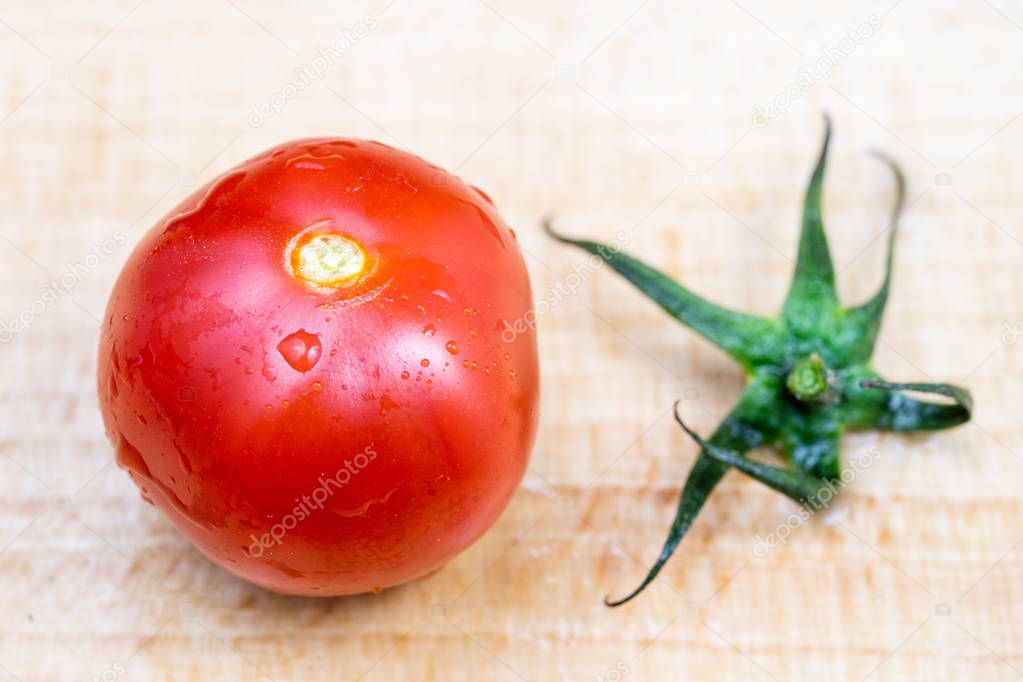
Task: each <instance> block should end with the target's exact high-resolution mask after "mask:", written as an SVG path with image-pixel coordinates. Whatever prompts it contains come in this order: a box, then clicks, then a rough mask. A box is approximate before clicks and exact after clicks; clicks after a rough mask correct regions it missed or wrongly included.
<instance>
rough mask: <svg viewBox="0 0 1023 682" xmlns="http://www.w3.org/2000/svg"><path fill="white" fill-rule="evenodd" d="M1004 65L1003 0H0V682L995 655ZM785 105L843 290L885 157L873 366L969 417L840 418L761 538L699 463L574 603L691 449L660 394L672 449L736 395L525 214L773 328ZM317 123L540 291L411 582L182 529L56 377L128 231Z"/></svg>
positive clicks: (88, 383)
mask: <svg viewBox="0 0 1023 682" xmlns="http://www.w3.org/2000/svg"><path fill="white" fill-rule="evenodd" d="M850 31H852V34H851V35H853V36H855V38H853V37H850ZM329 48H332V49H333V50H334V51H333V52H332V51H331V49H329ZM1021 60H1023V4H1021V3H1019V2H1015V1H1014V0H991V1H990V2H985V1H981V0H976V1H974V0H962V1H959V2H952V1H927V2H925V1H924V0H884V1H883V2H847V3H831V2H826V3H805V2H797V1H796V0H784V1H781V2H767V1H766V0H740V1H739V2H724V1H722V2H696V1H692V0H682V1H678V2H675V1H668V0H649V1H647V2H640V1H638V0H636V1H632V2H609V1H606V0H605V1H600V2H593V1H591V2H583V1H582V0H569V1H567V2H560V3H558V2H540V1H538V0H515V1H512V0H453V1H448V2H441V1H439V0H428V1H424V0H394V1H393V2H388V0H371V1H362V0H353V1H351V2H343V3H327V2H312V1H308V2H294V3H276V2H269V1H268V0H233V1H232V0H207V1H206V2H201V3H200V2H195V1H188V2H169V1H167V0H141V1H139V0H97V1H95V2H80V1H75V2H60V3H58V2H46V1H44V2H33V3H23V2H13V1H11V0H3V1H2V2H0V76H2V80H0V158H2V160H3V162H2V164H0V207H2V214H0V253H2V258H3V260H2V263H3V267H2V268H0V321H2V322H3V324H4V326H3V327H2V329H0V341H2V342H3V343H2V344H0V376H2V377H3V378H2V382H0V420H2V421H0V423H2V432H0V678H2V677H3V676H4V675H6V676H7V677H9V678H10V679H12V680H24V681H26V682H27V681H28V680H71V679H83V680H96V679H101V680H122V679H123V680H243V679H267V678H268V679H272V680H278V681H283V680H320V679H323V680H358V679H363V680H403V679H407V680H474V681H475V680H509V681H512V682H514V681H515V680H518V679H528V680H568V679H572V680H609V681H614V680H637V681H638V680H665V679H687V680H690V679H700V680H703V679H707V680H711V679H722V680H733V679H734V680H761V679H764V680H771V679H773V680H809V679H821V678H826V679H838V680H862V679H867V678H869V679H872V680H921V679H928V680H930V679H948V680H964V679H977V680H1009V679H1016V678H1019V677H1020V676H1021V674H1023V642H1021V641H1020V634H1019V633H1020V632H1021V630H1023V580H1021V572H1023V548H1021V547H1020V543H1021V542H1023V515H1021V512H1023V500H1021V497H1020V492H1019V491H1020V489H1021V487H1023V462H1021V459H1023V428H1021V423H1020V419H1019V410H1020V407H1019V404H1020V401H1019V398H1020V385H1021V381H1023V353H1021V352H1020V348H1019V346H1020V345H1023V344H1019V343H1016V342H1017V340H1018V339H1020V338H1021V337H1023V277H1021V276H1020V267H1021V265H1023V245H1021V239H1023V226H1021V223H1023V193H1021V192H1020V190H1019V186H1020V178H1021V177H1023V154H1020V150H1023V121H1021V120H1020V117H1021V113H1023V88H1021V80H1020V71H1019V65H1020V63H1021ZM296 82H297V83H298V85H296ZM289 84H290V85H289ZM822 110H826V111H828V112H830V113H831V115H832V116H833V118H834V121H835V128H836V137H835V148H834V154H833V157H832V162H831V166H830V170H829V174H828V177H827V183H826V193H825V211H826V224H827V226H828V230H829V236H830V239H831V242H832V245H833V249H834V253H835V259H836V263H837V267H838V269H839V270H840V272H841V274H840V282H839V283H840V287H841V289H842V293H843V295H844V297H845V299H846V300H848V301H852V300H856V299H860V298H862V297H864V296H866V295H867V294H868V293H869V292H871V291H872V290H873V288H874V287H875V286H876V285H877V284H878V282H879V279H880V276H881V259H882V245H883V241H884V239H883V238H882V237H883V235H884V230H885V226H886V216H887V212H888V210H889V208H888V206H889V204H890V202H891V201H892V195H893V187H892V182H891V179H890V177H888V175H887V174H886V171H885V169H884V167H883V166H882V165H881V164H880V163H879V162H878V161H877V160H876V159H873V158H871V157H870V156H869V155H868V154H867V153H866V152H867V151H869V150H870V149H881V150H885V151H886V152H887V153H889V154H891V155H892V156H894V157H895V158H897V159H898V160H899V161H900V163H902V164H903V166H904V167H905V169H906V173H907V177H908V180H909V197H910V205H909V208H908V210H907V212H906V214H905V216H904V219H903V232H902V233H901V235H900V243H899V250H898V253H897V259H896V260H897V264H896V275H895V277H896V279H895V288H894V292H893V299H892V301H891V304H890V307H889V313H888V316H887V318H886V321H885V326H884V328H883V330H882V339H883V341H882V343H881V344H880V349H879V352H878V356H877V365H878V367H879V369H880V370H882V372H883V373H884V374H886V375H887V376H889V377H892V378H893V379H903V380H949V381H956V382H962V383H965V384H966V385H968V386H969V387H970V388H971V389H972V390H973V392H974V394H975V397H976V401H977V412H976V418H975V420H974V422H973V423H971V424H970V425H968V426H965V427H962V428H958V429H956V430H954V431H950V432H946V433H938V434H930V435H923V436H915V437H906V436H892V435H891V434H884V433H872V432H865V433H858V434H852V435H850V436H848V437H847V438H846V439H845V441H844V448H843V456H844V457H846V458H851V457H854V456H856V455H857V454H859V453H862V452H868V451H869V452H876V453H878V455H879V456H877V457H876V458H875V461H874V463H873V465H872V466H871V467H870V468H869V469H868V470H866V471H864V472H863V473H862V474H860V475H859V476H857V477H856V479H855V480H854V481H853V482H852V483H851V484H850V485H849V486H848V489H847V490H846V491H845V492H844V493H843V497H842V500H841V501H840V502H839V503H837V504H835V505H833V506H832V507H831V508H830V509H829V510H828V511H827V512H826V513H823V514H820V515H818V516H817V517H815V518H813V519H812V520H810V521H809V522H807V523H805V524H802V525H801V526H800V527H798V528H793V529H792V532H791V533H790V534H789V535H788V536H787V538H786V540H785V543H784V544H782V545H780V546H778V547H775V548H773V549H771V550H770V551H769V552H767V553H766V554H764V553H763V552H757V550H756V547H757V545H756V542H757V540H756V538H757V537H758V536H761V537H766V536H768V535H769V534H770V533H773V532H776V530H777V529H778V528H779V527H780V526H781V525H784V524H786V523H787V519H788V517H789V516H790V515H791V514H792V513H793V512H794V511H795V510H796V508H795V507H794V506H793V505H792V504H790V503H788V502H787V501H785V500H784V499H782V498H780V497H779V496H778V495H776V494H773V493H771V492H770V491H767V490H765V489H764V488H763V487H762V486H760V485H758V484H756V483H753V482H751V481H750V480H748V479H746V478H743V477H741V476H740V475H739V474H736V473H734V472H733V473H731V474H729V475H728V477H727V478H726V479H725V481H724V483H723V484H722V486H721V487H720V488H719V489H718V490H717V491H716V492H715V494H714V496H713V497H712V499H711V501H710V503H709V505H708V507H707V508H706V509H705V511H704V513H703V514H702V515H701V516H700V518H699V520H698V523H697V524H696V526H695V527H694V528H693V530H692V532H691V533H690V534H689V536H688V537H687V538H686V539H685V541H684V543H683V544H682V546H681V548H680V550H679V552H678V554H677V555H676V557H675V558H674V559H673V560H672V561H671V562H670V563H669V565H668V567H667V569H666V570H665V571H664V573H663V574H662V577H661V578H660V580H658V582H657V583H656V584H655V585H654V586H653V587H652V588H651V589H650V590H649V591H648V592H647V593H646V594H645V595H643V596H642V597H641V598H639V599H637V600H636V601H635V602H633V603H632V604H630V605H628V606H625V607H623V608H620V609H616V610H611V609H607V608H605V607H604V606H603V605H602V603H601V600H602V598H603V597H604V596H605V595H606V594H611V595H616V596H617V595H621V594H623V593H625V592H626V591H627V590H629V589H631V588H632V587H633V586H634V585H635V584H636V583H637V582H638V581H639V580H640V579H641V577H642V576H643V575H644V573H645V570H646V567H647V566H648V565H649V564H650V563H651V562H652V561H653V559H654V558H655V556H656V554H657V552H658V551H659V549H660V546H661V543H662V542H663V539H664V534H665V532H666V528H667V525H668V523H669V521H670V518H671V516H672V514H673V511H674V506H675V503H676V500H677V495H678V491H679V488H680V485H681V483H682V482H683V480H684V478H685V476H686V473H687V471H688V469H689V467H690V466H691V464H692V462H693V459H694V456H695V447H694V445H693V443H692V442H691V441H689V440H688V439H687V438H686V437H685V436H684V434H682V433H681V432H680V430H679V429H678V428H677V427H676V426H675V425H674V423H673V422H672V420H671V417H670V413H669V408H670V406H671V404H672V402H673V401H674V400H675V399H676V398H680V397H681V398H683V401H684V402H683V408H684V409H685V410H686V412H687V414H688V415H689V417H690V419H691V420H692V422H693V424H694V426H696V427H697V428H698V429H699V430H700V431H702V432H704V433H706V432H709V431H710V430H711V429H712V428H713V426H714V425H715V424H716V422H717V421H718V420H719V419H720V417H721V416H722V415H723V414H724V412H725V411H726V410H727V409H728V408H729V407H730V405H731V404H732V402H733V401H734V400H735V398H736V396H737V395H738V392H739V389H740V387H741V384H742V380H743V379H742V375H741V373H740V371H739V370H738V369H737V367H736V366H735V365H734V364H732V363H731V362H730V361H729V360H728V358H726V357H725V356H724V355H722V354H721V353H719V352H717V351H716V350H715V349H714V348H712V347H711V346H709V345H708V344H706V343H704V342H703V341H701V340H699V339H698V338H697V337H695V336H694V335H693V334H692V333H690V332H688V331H686V330H684V329H682V328H681V327H679V326H678V325H677V324H675V323H673V322H672V321H671V320H669V319H667V318H666V317H665V316H664V315H663V314H661V313H660V312H659V311H658V310H657V309H656V308H655V307H654V306H653V305H652V304H650V303H648V302H646V301H644V300H643V299H642V298H641V297H640V296H639V295H638V294H637V293H636V292H635V291H633V290H632V289H630V288H629V286H627V285H626V284H624V283H623V282H622V281H620V280H619V279H618V278H616V277H615V276H614V275H613V274H611V273H610V272H604V271H599V272H595V273H592V274H589V275H588V276H585V277H583V278H582V281H576V280H575V278H572V277H570V275H571V273H572V272H573V266H574V265H575V264H577V263H579V262H581V256H580V254H579V253H577V252H573V251H570V250H568V249H566V248H565V247H561V246H558V245H556V244H554V243H552V242H551V241H550V240H548V239H546V238H545V237H544V236H543V234H542V233H541V232H540V230H539V227H538V225H539V221H540V219H541V217H542V216H543V215H545V214H547V213H551V214H553V215H555V216H556V219H557V221H558V224H559V225H560V227H561V229H562V230H564V231H566V232H569V233H571V234H578V235H591V236H596V237H600V238H607V239H610V238H612V237H614V236H615V234H616V233H618V232H619V231H624V233H625V234H627V235H628V236H629V240H630V246H629V250H630V251H631V252H632V253H634V254H636V255H639V256H641V257H643V258H645V259H646V260H648V261H650V262H651V263H653V264H655V265H657V266H659V267H661V268H663V269H665V270H666V271H667V272H669V273H671V274H673V275H675V276H678V277H680V278H681V279H682V280H684V281H685V282H686V283H687V284H688V285H689V286H691V287H692V288H694V289H695V290H697V291H698V292H700V293H703V294H705V295H707V296H708V297H710V298H712V299H714V300H716V301H719V302H722V303H724V304H727V305H729V306H732V307H737V308H742V309H746V310H750V311H754V312H758V313H762V314H771V313H773V312H774V311H775V310H776V308H777V307H778V305H779V304H780V301H781V298H782V296H783V294H784V291H785V289H786V286H787V283H788V280H789V276H790V272H791V269H792V266H793V262H792V261H793V253H794V250H795V240H796V234H797V227H798V220H799V204H800V201H801V195H802V192H803V189H804V186H805V182H806V180H807V177H808V174H809V171H810V166H811V164H812V161H813V156H814V154H815V152H816V149H817V146H818V144H819V138H820V133H821V128H822V126H821V120H820V115H819V114H820V112H821V111H822ZM318 134H343V135H353V136H362V137H371V138H377V139H380V140H382V141H386V142H389V143H391V144H395V145H402V146H406V147H408V148H409V149H411V150H413V151H415V152H416V153H418V154H420V155H422V156H424V157H426V158H428V159H431V160H433V161H435V162H437V163H438V164H440V165H443V166H445V167H446V168H449V169H451V170H453V171H454V172H457V173H458V174H459V175H461V176H462V177H464V178H466V179H469V180H471V181H472V182H473V183H474V184H477V185H479V186H481V187H482V188H484V189H485V190H486V191H487V192H488V193H489V194H490V195H491V196H493V198H494V199H495V201H496V203H497V204H498V207H499V208H500V209H501V211H502V213H503V214H504V215H505V217H506V219H507V220H508V222H509V223H510V224H512V225H513V226H515V228H516V229H517V231H518V233H519V235H520V239H521V242H522V245H523V248H524V249H525V250H526V252H527V260H528V265H529V268H530V271H531V274H532V276H533V283H534V288H535V295H536V298H537V299H538V300H539V299H540V298H542V297H544V296H547V295H548V294H549V293H550V292H554V291H561V292H562V294H558V295H555V303H554V304H553V305H551V306H549V310H547V311H546V312H545V314H543V315H542V316H541V317H540V321H539V325H540V326H539V329H540V344H541V352H542V360H543V369H544V380H543V387H542V393H543V405H542V420H541V427H540V433H539V437H538V441H537V444H536V448H535V451H534V454H533V458H532V462H531V466H530V471H529V473H528V476H527V478H526V480H525V482H524V483H523V485H522V488H521V490H520V491H519V492H518V494H517V495H516V497H515V498H514V500H513V501H512V503H511V505H510V507H509V508H508V510H507V512H506V513H505V514H504V515H503V516H502V517H501V519H500V521H499V522H498V524H497V525H496V526H495V527H494V528H493V530H491V531H490V532H489V533H488V534H487V535H486V536H485V537H484V538H483V539H482V540H481V541H479V542H478V543H477V544H476V545H474V546H473V547H472V548H471V549H469V550H468V551H466V552H465V553H464V554H463V555H461V556H459V557H458V558H457V559H455V560H454V561H452V562H451V563H450V564H449V565H448V566H446V567H445V568H443V569H442V570H440V571H438V572H437V573H435V574H433V575H432V576H430V577H429V578H427V579H425V580H421V581H419V582H417V583H415V584H411V585H406V586H403V587H400V588H395V589H391V590H388V591H385V592H384V593H383V594H380V595H378V596H365V597H357V598H350V599H331V600H312V599H298V598H286V597H280V596H275V595H273V594H269V593H266V592H264V591H261V590H259V589H257V588H254V587H251V586H249V585H247V584H245V583H243V582H241V581H239V580H237V579H235V578H233V577H231V576H229V575H228V574H226V573H225V572H223V571H221V570H220V569H218V568H216V567H214V566H212V565H211V564H210V563H208V562H207V561H206V560H205V559H204V558H203V557H202V556H201V555H199V554H198V553H197V552H196V551H195V550H193V549H192V548H191V547H190V546H189V545H188V544H187V543H186V542H185V541H184V540H183V539H182V537H181V536H180V535H179V534H178V533H177V532H176V531H175V530H174V528H173V527H172V526H171V525H170V524H169V522H168V521H166V520H165V519H164V518H162V517H161V516H160V515H159V513H158V512H157V511H155V510H154V509H153V508H151V507H149V506H147V505H144V504H142V502H141V500H140V499H139V494H138V491H137V490H136V489H135V487H134V486H133V485H132V483H131V482H130V481H129V479H128V477H127V476H126V475H125V474H124V472H123V471H120V470H119V469H118V468H117V466H116V465H115V464H114V463H113V462H112V450H111V447H110V446H109V444H108V443H107V442H106V441H105V439H104V436H103V431H102V427H101V424H100V420H99V415H98V413H97V406H96V395H95V387H94V373H95V357H94V355H95V348H96V342H97V330H98V324H99V318H100V316H101V315H102V311H103V309H104V305H105V302H106V297H107V295H108V293H109V291H110V287H111V285H112V283H113V280H114V278H115V277H116V275H117V272H118V270H119V268H120V266H121V264H122V263H123V262H124V260H125V258H126V257H127V254H128V253H129V251H130V249H131V248H132V246H133V245H134V244H135V242H137V240H138V239H139V238H140V237H141V236H142V234H143V233H144V232H145V230H147V229H148V228H149V226H150V225H152V224H153V223H154V222H155V221H156V220H157V219H158V218H159V217H160V216H161V215H162V214H163V213H164V212H166V211H167V210H169V209H170V208H171V207H172V206H174V205H175V204H176V203H177V202H178V201H180V200H181V199H182V198H183V197H185V196H186V195H187V194H188V193H190V192H191V191H192V188H193V186H195V185H196V184H197V183H198V184H201V183H204V182H206V181H207V180H209V179H211V178H213V177H215V176H217V175H218V174H220V173H222V172H223V171H225V170H226V169H228V168H229V167H230V166H232V165H233V164H235V163H237V162H239V161H241V160H243V159H244V158H247V157H249V156H251V155H253V154H255V153H256V152H258V151H260V150H261V149H263V148H265V147H267V146H270V145H272V144H275V143H278V142H280V141H283V140H286V139H289V138H295V137H301V136H310V135H318ZM66 273H72V274H70V275H66ZM62 278H63V279H64V280H65V284H66V285H67V286H66V287H65V288H64V289H61V290H59V291H57V293H54V291H56V290H55V289H54V288H53V286H52V285H49V284H47V283H48V282H51V281H52V280H61V279H62ZM570 282H574V283H575V285H576V286H569V283H570ZM559 283H560V285H561V286H559ZM566 288H567V292H566ZM16 321H17V322H16ZM871 448H874V450H871ZM761 554H763V556H761Z"/></svg>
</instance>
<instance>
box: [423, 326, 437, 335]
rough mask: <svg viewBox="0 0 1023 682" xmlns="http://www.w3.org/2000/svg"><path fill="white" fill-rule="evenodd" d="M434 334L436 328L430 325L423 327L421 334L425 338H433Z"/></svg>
mask: <svg viewBox="0 0 1023 682" xmlns="http://www.w3.org/2000/svg"><path fill="white" fill-rule="evenodd" d="M436 333H437V327H435V326H433V325H432V324H428V325H426V326H425V327H423V334H425V335H426V336H433V335H434V334H436Z"/></svg>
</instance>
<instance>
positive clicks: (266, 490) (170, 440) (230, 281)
mask: <svg viewBox="0 0 1023 682" xmlns="http://www.w3.org/2000/svg"><path fill="white" fill-rule="evenodd" d="M353 272H354V274H352V273H353ZM530 306H531V294H530V288H529V282H528V279H527V275H526V271H525V267H524V264H523V260H522V256H521V252H520V250H519V248H518V246H517V243H516V238H515V234H514V232H513V231H512V230H511V229H510V228H508V227H507V226H506V225H505V223H504V222H503V220H502V219H501V217H500V216H499V215H498V213H497V211H496V210H495V208H494V206H493V205H492V203H491V202H490V200H489V198H487V197H486V195H485V194H483V193H482V192H480V191H479V190H477V189H475V188H473V187H470V186H468V185H465V184H463V183H462V182H461V181H460V180H459V179H457V178H456V177H454V176H451V175H448V174H446V173H444V172H443V171H441V170H440V169H439V168H436V167H434V166H432V165H430V164H428V163H426V162H425V161H423V160H422V159H419V158H417V157H415V156H412V155H410V154H407V153H405V152H402V151H399V150H396V149H393V148H390V147H387V146H385V145H382V144H379V143H375V142H366V141H360V140H346V139H314V140H300V141H296V142H291V143H287V144H284V145H281V146H279V147H276V148H274V149H271V150H269V151H267V152H265V153H264V154H261V155H260V156H258V157H256V158H253V159H251V160H249V161H247V162H245V163H243V164H242V165H240V166H238V167H236V168H235V169H233V170H231V171H229V172H228V173H226V174H225V175H223V176H221V177H220V178H218V179H217V180H215V181H213V182H212V183H210V184H209V185H207V186H206V187H203V188H201V189H200V190H198V191H197V192H196V193H195V194H193V195H192V196H191V197H189V198H188V199H186V200H185V201H184V202H183V203H182V204H181V205H180V206H178V207H177V208H176V209H174V210H173V211H172V212H171V213H170V214H169V215H167V216H166V217H165V218H163V219H162V220H161V221H159V222H158V223H157V224H156V225H155V226H154V227H153V228H152V229H151V230H150V231H149V232H148V233H147V234H146V235H145V236H144V237H143V238H142V240H141V242H140V243H139V244H138V246H137V247H136V249H135V250H134V252H133V253H132V255H131V256H130V258H129V259H128V262H127V263H126V264H125V267H124V269H123V271H122V272H121V275H120V277H119V279H118V281H117V283H116V285H115V288H114V290H113V293H112V295H111V298H110V302H109V304H108V308H107V312H106V315H105V318H104V325H103V329H102V333H101V341H100V349H99V369H98V385H99V396H100V408H101V411H102V414H103V419H104V424H105V427H106V431H107V434H108V437H109V438H110V440H111V442H112V443H113V444H114V446H115V448H116V450H117V458H118V463H119V464H120V465H121V466H122V467H123V468H125V469H126V470H127V471H128V473H129V474H130V476H131V477H132V479H133V480H134V481H135V483H136V484H137V485H138V487H139V488H140V489H141V491H142V495H143V497H144V498H146V499H147V500H149V501H151V502H152V503H153V504H155V505H156V506H157V507H158V508H160V509H161V510H162V511H163V512H165V513H166V514H167V516H168V517H169V518H170V519H171V521H172V522H173V523H174V524H175V525H176V526H177V527H178V528H179V529H180V530H181V532H182V533H184V534H185V535H186V536H187V537H188V538H189V540H191V542H192V543H193V544H195V546H196V547H198V548H199V549H200V550H201V551H202V552H203V553H204V554H205V555H206V556H208V557H209V558H210V559H212V560H213V561H214V562H216V563H217V564H219V565H221V566H223V567H224V568H226V569H227V570H229V571H231V572H233V573H235V574H237V575H239V576H241V577H242V578H245V579H247V580H250V581H252V582H254V583H256V584H258V585H261V586H264V587H266V588H268V589H271V590H274V591H278V592H284V593H291V594H309V595H342V594H354V593H359V592H365V591H369V590H374V589H378V588H385V587H388V586H391V585H395V584H399V583H402V582H405V581H408V580H411V579H414V578H416V577H419V576H421V575H424V574H426V573H428V572H430V571H432V570H434V569H436V568H438V567H439V566H441V565H442V564H444V563H445V562H446V561H447V560H449V559H450V558H451V557H453V556H454V555H455V554H457V553H458V552H459V551H461V550H462V549H464V548H465V547H467V546H468V545H469V544H471V543H472V542H473V541H474V540H475V539H476V538H478V537H479V536H480V535H481V534H482V533H483V532H484V531H485V530H486V529H487V528H488V527H490V525H491V524H492V523H493V522H494V521H495V520H496V518H497V516H498V515H499V514H500V513H501V511H502V510H503V509H504V507H505V506H506V504H507V502H508V500H509V499H510V497H511V495H512V493H513V492H514V490H515V488H516V487H517V485H518V484H519V482H520V481H521V479H522V476H523V473H524V471H525V467H526V463H527V459H528V456H529V452H530V448H531V446H532V442H533V438H534V435H535V431H536V422H537V416H538V404H537V403H538V383H539V382H538V365H537V352H536V341H535V336H534V333H533V331H532V328H531V326H530V325H528V324H522V321H523V320H529V319H530V318H529V316H528V315H527V311H528V310H529V308H530Z"/></svg>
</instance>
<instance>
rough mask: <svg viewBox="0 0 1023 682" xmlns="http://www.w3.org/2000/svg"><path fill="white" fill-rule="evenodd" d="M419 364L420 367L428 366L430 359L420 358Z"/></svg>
mask: <svg viewBox="0 0 1023 682" xmlns="http://www.w3.org/2000/svg"><path fill="white" fill-rule="evenodd" d="M419 365H420V366H421V367H429V366H430V361H429V360H427V359H426V358H423V359H422V360H420V361H419Z"/></svg>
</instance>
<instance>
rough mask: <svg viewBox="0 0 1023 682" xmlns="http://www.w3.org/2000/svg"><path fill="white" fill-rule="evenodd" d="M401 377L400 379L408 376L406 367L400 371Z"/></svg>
mask: <svg viewBox="0 0 1023 682" xmlns="http://www.w3.org/2000/svg"><path fill="white" fill-rule="evenodd" d="M401 378H402V379H408V378H409V373H408V370H407V369H406V370H403V371H402V373H401Z"/></svg>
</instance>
